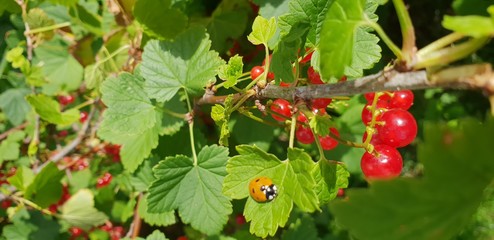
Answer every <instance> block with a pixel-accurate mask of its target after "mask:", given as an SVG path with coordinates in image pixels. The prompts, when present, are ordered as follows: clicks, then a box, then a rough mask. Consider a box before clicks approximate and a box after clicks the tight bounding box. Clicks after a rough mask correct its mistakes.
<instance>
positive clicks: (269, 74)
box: [267, 72, 274, 80]
mask: <svg viewBox="0 0 494 240" xmlns="http://www.w3.org/2000/svg"><path fill="white" fill-rule="evenodd" d="M267 78H268V80H273V79H274V73H273V72H268V76H267Z"/></svg>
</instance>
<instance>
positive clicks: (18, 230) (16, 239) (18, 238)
mask: <svg viewBox="0 0 494 240" xmlns="http://www.w3.org/2000/svg"><path fill="white" fill-rule="evenodd" d="M34 230H36V226H34V225H32V224H29V223H25V222H21V221H17V222H14V224H10V225H7V226H5V227H3V231H2V236H4V237H5V238H6V239H9V240H11V239H12V240H26V239H29V235H30V234H31V233H32V232H33V231H34Z"/></svg>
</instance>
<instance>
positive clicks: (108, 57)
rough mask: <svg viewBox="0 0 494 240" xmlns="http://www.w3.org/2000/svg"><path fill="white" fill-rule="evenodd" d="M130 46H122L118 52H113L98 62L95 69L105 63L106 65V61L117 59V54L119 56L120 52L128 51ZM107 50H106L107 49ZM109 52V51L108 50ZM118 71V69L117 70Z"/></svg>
mask: <svg viewBox="0 0 494 240" xmlns="http://www.w3.org/2000/svg"><path fill="white" fill-rule="evenodd" d="M129 47H130V46H129V45H124V46H121V47H120V48H118V49H117V50H115V51H113V52H112V53H111V54H109V55H108V56H107V57H105V58H103V59H101V60H100V61H98V62H97V63H96V64H95V65H94V66H95V68H96V67H97V66H99V65H101V64H103V63H105V62H106V61H108V60H110V59H112V58H113V57H115V56H116V55H117V54H119V53H120V52H122V51H124V50H126V49H128V48H129ZM105 49H106V48H105ZM106 51H107V52H108V50H106ZM117 70H118V69H117Z"/></svg>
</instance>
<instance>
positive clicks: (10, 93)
mask: <svg viewBox="0 0 494 240" xmlns="http://www.w3.org/2000/svg"><path fill="white" fill-rule="evenodd" d="M29 93H30V91H29V89H27V88H15V89H9V90H7V91H5V92H3V93H2V94H0V108H1V109H2V111H3V112H4V113H5V115H6V116H7V119H9V121H10V122H11V123H12V124H13V125H19V124H21V123H22V122H23V121H24V120H25V119H26V115H27V113H28V112H29V111H30V110H31V107H30V106H29V103H28V102H27V101H26V99H25V97H26V95H28V94H29Z"/></svg>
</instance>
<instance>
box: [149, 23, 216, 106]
mask: <svg viewBox="0 0 494 240" xmlns="http://www.w3.org/2000/svg"><path fill="white" fill-rule="evenodd" d="M210 46H211V41H209V38H208V34H207V33H206V31H205V30H204V29H201V28H191V29H189V30H187V31H186V32H184V33H182V34H181V35H179V36H177V38H176V39H175V40H174V41H161V42H160V41H156V40H151V41H149V42H148V43H147V44H146V46H145V47H144V53H143V55H142V65H141V71H142V73H141V74H142V76H143V77H144V78H145V79H146V83H145V85H144V89H145V91H146V93H147V94H149V96H150V97H151V98H156V100H158V102H166V101H168V100H170V99H171V98H172V97H173V96H174V95H175V94H176V93H177V91H178V90H179V89H181V88H183V89H185V90H186V91H187V93H189V94H191V95H194V96H195V95H200V94H201V93H202V92H204V87H205V86H206V84H207V83H208V81H211V80H214V77H215V75H216V71H217V69H218V68H219V67H220V66H221V65H222V64H223V60H221V58H219V57H218V53H217V52H214V51H210V50H209V48H210Z"/></svg>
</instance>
